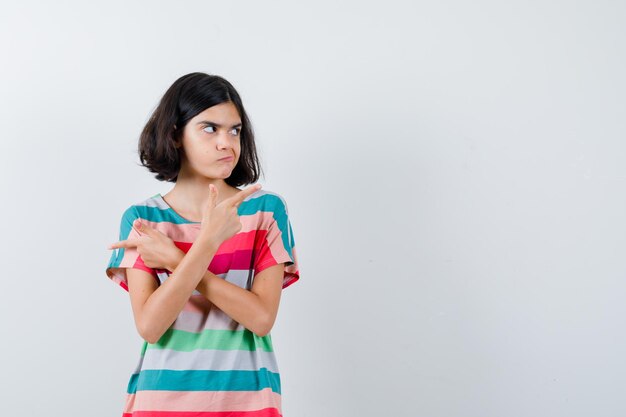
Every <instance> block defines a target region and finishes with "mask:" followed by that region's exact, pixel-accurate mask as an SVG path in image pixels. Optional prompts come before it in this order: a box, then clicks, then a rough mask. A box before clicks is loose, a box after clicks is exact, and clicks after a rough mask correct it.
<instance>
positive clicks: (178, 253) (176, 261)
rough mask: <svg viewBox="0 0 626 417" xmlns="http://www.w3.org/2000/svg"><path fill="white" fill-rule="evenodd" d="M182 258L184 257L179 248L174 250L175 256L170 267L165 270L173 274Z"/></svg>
mask: <svg viewBox="0 0 626 417" xmlns="http://www.w3.org/2000/svg"><path fill="white" fill-rule="evenodd" d="M184 257H185V252H183V251H182V250H180V249H179V248H176V254H175V255H174V256H173V258H172V260H171V261H170V265H169V266H168V267H167V270H168V271H170V272H173V271H174V270H175V269H176V267H178V264H180V262H181V261H182V260H183V258H184Z"/></svg>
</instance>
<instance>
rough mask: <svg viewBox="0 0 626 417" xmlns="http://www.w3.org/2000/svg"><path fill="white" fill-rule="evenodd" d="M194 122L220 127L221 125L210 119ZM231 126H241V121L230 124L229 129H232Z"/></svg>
mask: <svg viewBox="0 0 626 417" xmlns="http://www.w3.org/2000/svg"><path fill="white" fill-rule="evenodd" d="M196 124H197V125H210V126H215V127H222V125H221V124H219V123H215V122H212V121H210V120H201V121H199V122H198V123H196ZM233 127H241V123H237V124H236V125H232V126H231V129H232V128H233Z"/></svg>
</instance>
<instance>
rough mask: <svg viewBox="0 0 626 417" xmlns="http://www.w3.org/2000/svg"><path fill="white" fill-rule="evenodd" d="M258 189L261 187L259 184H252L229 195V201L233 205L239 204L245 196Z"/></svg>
mask: <svg viewBox="0 0 626 417" xmlns="http://www.w3.org/2000/svg"><path fill="white" fill-rule="evenodd" d="M260 189H261V184H254V185H252V186H250V187H248V188H246V189H244V190H241V191H239V192H238V193H237V194H235V195H234V196H233V197H231V203H232V204H233V205H235V206H238V205H239V204H241V202H242V201H243V200H245V199H246V197H248V196H249V195H251V194H253V193H255V192H257V191H258V190H260Z"/></svg>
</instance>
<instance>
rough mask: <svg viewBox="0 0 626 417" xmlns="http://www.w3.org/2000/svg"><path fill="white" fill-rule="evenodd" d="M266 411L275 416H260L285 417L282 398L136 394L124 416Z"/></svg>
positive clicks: (266, 391)
mask: <svg viewBox="0 0 626 417" xmlns="http://www.w3.org/2000/svg"><path fill="white" fill-rule="evenodd" d="M266 407H270V410H272V409H274V411H275V412H274V413H271V412H269V413H263V414H259V415H260V416H266V415H267V416H277V415H280V414H282V409H281V397H280V394H278V393H276V392H274V391H272V389H271V388H265V389H263V390H261V391H137V393H136V394H127V399H126V405H125V407H124V413H130V412H131V410H133V415H146V414H142V413H141V412H142V411H150V410H159V411H167V412H171V411H178V412H181V411H186V412H199V411H204V412H224V411H228V412H232V411H247V412H253V411H258V410H261V409H263V408H266ZM150 415H151V414H150ZM166 415H168V416H169V415H170V414H169V413H168V414H166ZM171 415H178V414H171ZM181 415H182V414H181ZM194 415H195V414H194ZM252 415H254V416H256V415H257V414H252Z"/></svg>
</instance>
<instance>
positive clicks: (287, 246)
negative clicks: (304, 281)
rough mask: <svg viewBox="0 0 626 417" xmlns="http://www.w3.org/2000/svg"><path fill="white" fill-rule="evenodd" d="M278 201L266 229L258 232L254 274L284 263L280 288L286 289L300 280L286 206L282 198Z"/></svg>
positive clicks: (294, 243) (294, 244)
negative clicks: (258, 239) (258, 238)
mask: <svg viewBox="0 0 626 417" xmlns="http://www.w3.org/2000/svg"><path fill="white" fill-rule="evenodd" d="M278 200H279V203H278V204H277V205H276V207H275V208H274V209H273V210H272V219H271V220H270V222H269V225H268V226H267V229H264V230H259V235H260V243H259V245H258V248H257V254H256V256H255V260H254V273H255V275H256V274H258V273H259V272H261V271H263V270H264V269H266V268H269V267H270V266H273V265H277V264H279V263H285V272H284V275H283V287H282V288H286V287H288V286H289V285H291V284H293V283H294V282H296V281H297V280H299V279H300V270H299V265H298V258H297V256H296V242H295V240H294V237H293V229H292V227H291V220H290V219H289V214H288V209H287V204H286V203H285V201H284V200H283V199H282V197H280V198H279V199H278Z"/></svg>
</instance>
